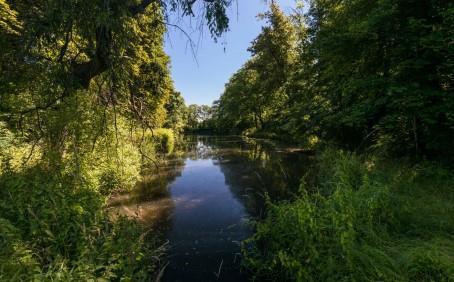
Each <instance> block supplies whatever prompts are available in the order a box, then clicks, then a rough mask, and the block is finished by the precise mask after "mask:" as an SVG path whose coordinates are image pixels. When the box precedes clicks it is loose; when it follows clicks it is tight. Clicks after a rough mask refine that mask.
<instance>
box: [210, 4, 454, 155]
mask: <svg viewBox="0 0 454 282" xmlns="http://www.w3.org/2000/svg"><path fill="white" fill-rule="evenodd" d="M265 18H267V19H268V21H269V25H268V26H267V27H264V28H263V31H262V33H261V34H260V35H259V36H258V38H257V39H256V40H255V41H254V42H253V43H252V46H251V48H250V50H251V51H252V58H251V60H250V61H249V62H247V63H246V64H245V65H244V66H243V67H242V68H241V69H240V70H239V71H238V72H237V73H236V74H234V75H233V77H232V78H231V80H230V81H229V83H227V85H226V89H225V92H224V94H223V95H222V96H221V99H220V104H219V115H218V120H217V122H218V124H219V127H221V128H222V127H227V128H230V129H233V130H237V131H240V132H243V133H249V134H250V133H257V132H258V133H260V132H261V133H268V134H270V135H271V136H274V137H285V138H293V139H294V140H295V141H297V142H301V143H305V144H313V143H314V142H315V141H328V142H334V143H336V144H337V145H340V146H343V147H346V148H349V149H358V148H361V149H363V148H369V147H371V146H373V147H379V148H382V149H385V150H386V151H387V152H392V153H397V154H404V155H413V156H414V155H418V156H421V155H424V156H429V157H437V156H446V154H449V155H451V154H452V150H451V149H450V148H451V147H452V145H453V137H454V130H453V129H454V119H453V113H454V99H453V97H452V95H453V86H452V83H453V69H454V61H453V60H454V50H453V48H454V47H453V44H452V42H453V40H454V34H453V29H454V5H453V4H452V3H451V2H450V1H429V0H428V1H387V0H384V1H366V0H354V1H317V0H314V1H309V7H308V9H299V10H298V11H297V12H296V13H294V14H293V15H291V16H290V17H286V16H285V15H283V14H282V12H281V11H280V10H279V8H278V7H277V6H276V5H275V4H272V5H271V11H270V12H269V13H267V14H266V15H265ZM295 35H296V36H297V38H298V39H297V43H296V44H293V41H294V37H295Z"/></svg>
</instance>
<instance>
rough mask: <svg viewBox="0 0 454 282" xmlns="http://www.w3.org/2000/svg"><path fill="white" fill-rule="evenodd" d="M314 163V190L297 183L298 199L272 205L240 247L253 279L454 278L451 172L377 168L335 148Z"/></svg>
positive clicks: (427, 168)
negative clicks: (316, 165)
mask: <svg viewBox="0 0 454 282" xmlns="http://www.w3.org/2000/svg"><path fill="white" fill-rule="evenodd" d="M318 164H319V167H318V172H319V174H318V178H317V180H316V181H314V183H313V184H312V185H313V186H311V185H309V184H305V183H307V182H302V184H301V195H300V196H299V197H298V198H297V199H296V200H295V201H293V202H288V203H280V204H271V203H270V204H269V212H268V215H267V217H266V219H265V220H264V221H263V222H260V223H258V225H257V232H256V234H255V235H254V236H253V237H252V238H251V239H249V241H247V242H246V243H245V245H244V254H245V265H246V267H248V268H249V269H250V270H252V271H253V273H254V275H255V276H256V278H257V279H261V280H270V281H271V280H275V279H279V280H286V281H287V280H288V281H378V280H379V281H415V280H418V281H451V280H452V279H453V278H454V263H453V262H454V260H453V254H454V243H453V242H454V241H453V239H454V238H453V237H452V234H453V230H454V220H453V219H452V217H451V216H450V215H451V214H452V213H453V212H454V205H453V201H452V200H453V199H454V193H453V191H452V189H450V187H452V185H453V183H454V176H453V175H452V173H450V172H447V171H446V170H444V169H442V168H440V167H437V166H433V165H430V164H426V165H423V166H419V167H406V166H404V165H393V164H385V165H384V166H382V165H381V163H379V162H377V161H375V160H374V159H371V158H368V159H363V158H360V157H358V156H355V155H353V154H348V153H344V152H338V151H334V150H328V151H325V152H324V153H323V154H322V155H321V156H320V157H319V160H318ZM428 174H432V176H428ZM433 174H435V176H434V175H433ZM440 175H444V177H440Z"/></svg>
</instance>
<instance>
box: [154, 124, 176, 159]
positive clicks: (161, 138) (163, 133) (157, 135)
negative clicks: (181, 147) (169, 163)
mask: <svg viewBox="0 0 454 282" xmlns="http://www.w3.org/2000/svg"><path fill="white" fill-rule="evenodd" d="M152 139H153V142H154V143H155V144H156V151H157V152H160V153H165V154H170V153H172V152H173V149H174V146H175V136H174V134H173V131H172V129H168V128H159V129H156V130H155V131H154V132H153V138H152Z"/></svg>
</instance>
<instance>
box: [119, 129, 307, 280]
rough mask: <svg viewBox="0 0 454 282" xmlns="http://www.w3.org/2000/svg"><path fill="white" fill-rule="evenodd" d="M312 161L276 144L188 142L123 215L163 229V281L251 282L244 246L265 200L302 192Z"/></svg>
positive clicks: (213, 139) (127, 205) (136, 194)
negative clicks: (243, 266)
mask: <svg viewBox="0 0 454 282" xmlns="http://www.w3.org/2000/svg"><path fill="white" fill-rule="evenodd" d="M309 163H310V160H309V157H307V156H306V155H305V154H302V153H301V152H298V151H297V150H294V149H292V148H289V147H284V146H276V145H275V144H273V143H271V142H269V141H260V140H255V139H242V138H240V137H208V136H188V137H186V138H185V140H184V142H183V144H182V146H181V148H180V149H179V150H178V153H176V154H175V156H173V157H171V158H170V159H169V161H168V162H167V165H166V166H164V168H163V169H161V170H160V172H159V173H158V174H156V173H155V174H153V175H150V176H149V177H146V178H145V181H144V182H143V183H142V184H141V185H138V188H137V189H136V191H134V192H133V193H131V194H130V195H128V197H127V201H125V199H120V200H122V201H123V203H122V204H121V208H122V209H123V212H125V213H130V214H135V215H136V216H138V217H139V218H140V219H141V220H142V221H144V222H145V223H147V224H150V226H153V225H155V226H157V227H159V228H160V229H161V230H162V231H163V232H164V234H165V235H164V236H165V237H166V239H167V240H168V241H169V250H168V262H169V264H168V266H167V267H166V269H165V272H164V276H163V278H162V280H163V281H247V277H246V275H245V274H244V273H241V271H240V260H241V259H240V242H241V241H242V240H244V239H246V238H248V237H249V236H250V235H251V234H252V227H251V225H250V223H249V220H250V219H254V218H257V217H260V216H261V215H262V214H263V208H264V202H265V199H264V195H265V194H268V195H269V196H270V198H271V199H274V200H278V199H286V198H289V197H291V196H292V194H294V193H296V191H297V189H298V183H299V179H300V178H301V176H302V175H303V174H304V172H305V170H307V166H308V164H309Z"/></svg>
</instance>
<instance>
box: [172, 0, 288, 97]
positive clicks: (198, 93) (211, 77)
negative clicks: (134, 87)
mask: <svg viewBox="0 0 454 282" xmlns="http://www.w3.org/2000/svg"><path fill="white" fill-rule="evenodd" d="M276 2H278V3H279V5H280V7H281V9H283V10H284V11H285V12H286V13H290V12H291V9H292V8H294V7H295V1H294V0H278V1H276ZM237 3H238V4H237V5H238V8H237V5H236V3H235V2H234V4H233V6H232V7H231V8H230V9H229V17H230V31H228V32H227V33H226V34H224V35H223V36H222V38H220V39H219V40H218V42H217V43H215V42H214V41H213V39H212V38H211V36H210V34H209V32H208V30H207V28H206V26H205V27H204V30H202V31H201V30H200V29H199V27H200V23H199V22H197V19H195V18H185V19H183V20H181V19H180V18H179V17H177V16H176V15H172V16H171V18H170V19H169V23H172V24H178V26H180V27H181V28H183V29H184V30H185V31H186V32H187V33H188V34H189V35H190V37H191V38H192V41H193V42H194V44H195V46H194V48H193V50H192V51H191V48H190V44H189V41H188V38H187V36H185V35H184V33H182V32H181V31H180V30H178V29H177V28H174V27H171V26H169V27H168V33H167V35H166V40H165V41H166V42H165V46H166V52H167V54H168V55H169V56H170V58H171V70H172V78H173V81H174V83H175V88H176V89H177V91H180V92H181V94H182V95H183V97H184V99H185V101H186V104H187V105H189V104H206V105H211V103H212V102H213V101H214V100H216V99H218V98H219V96H220V95H221V94H222V92H223V91H224V85H225V83H226V82H227V81H228V80H229V78H230V76H231V75H232V74H233V73H234V72H235V71H236V70H238V69H239V68H240V67H241V66H242V65H243V64H244V63H245V62H246V61H247V59H248V58H249V57H250V53H249V52H248V51H247V48H248V47H249V45H250V43H251V41H252V40H254V38H255V37H256V36H257V35H258V34H259V33H260V31H261V27H262V25H263V24H264V21H261V20H258V19H257V18H256V16H257V14H258V13H262V12H264V11H266V10H267V9H268V5H267V4H266V2H265V1H264V0H237Z"/></svg>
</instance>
